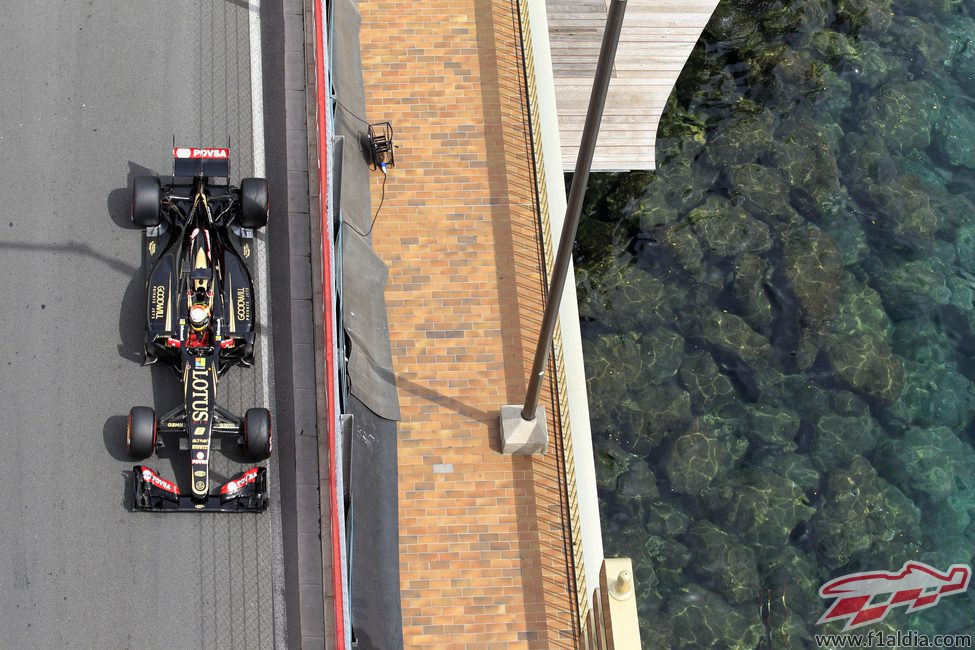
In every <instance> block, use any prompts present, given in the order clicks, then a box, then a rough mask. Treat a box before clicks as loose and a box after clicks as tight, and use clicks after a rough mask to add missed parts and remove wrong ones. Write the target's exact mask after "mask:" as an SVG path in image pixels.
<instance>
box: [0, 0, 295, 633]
mask: <svg viewBox="0 0 975 650" xmlns="http://www.w3.org/2000/svg"><path fill="white" fill-rule="evenodd" d="M257 7H258V5H257V2H254V1H252V2H250V3H247V2H238V1H227V2H209V1H205V0H200V1H199V2H188V1H181V2H166V3H163V2H149V1H137V2H132V1H131V0H127V1H124V2H123V1H119V0H112V1H101V2H97V3H95V2H84V3H67V4H65V3H55V2H53V1H51V0H38V1H36V2H31V3H13V4H12V5H11V6H10V7H7V8H5V20H4V22H3V27H2V28H0V56H2V58H3V60H5V61H8V62H11V64H10V65H5V66H0V88H3V89H4V92H3V93H0V149H2V151H3V152H4V155H3V156H2V157H0V195H2V196H3V197H4V214H3V215H2V217H3V218H2V220H0V225H2V228H0V233H2V235H0V278H3V279H2V284H0V331H2V332H3V337H2V339H0V368H3V380H2V381H0V406H2V408H3V417H2V418H0V444H2V445H3V447H4V448H3V452H2V453H0V495H2V498H0V547H2V548H3V549H4V553H3V561H2V562H0V584H2V585H4V588H3V589H2V590H0V639H2V642H0V645H2V647H11V648H55V647H59V648H92V647H99V648H127V647H136V646H138V647H140V648H149V649H151V648H225V647H233V648H261V649H264V648H272V647H285V641H284V639H285V637H284V634H285V617H284V603H283V598H284V596H283V592H284V589H283V586H282V575H283V567H282V560H281V558H282V541H281V531H280V526H279V524H278V522H279V521H280V500H279V499H278V494H277V490H276V488H272V492H273V493H272V506H271V509H270V511H269V513H267V514H265V515H258V516H235V515H216V514H204V515H198V516H195V515H155V514H144V513H131V512H128V510H127V507H128V494H127V487H126V485H127V481H126V479H127V476H128V472H129V471H130V469H131V466H132V465H133V464H134V463H133V462H132V461H131V460H130V459H128V458H127V457H126V454H125V444H124V431H125V417H126V414H127V412H128V410H129V408H130V407H131V406H133V405H138V404H145V405H151V406H154V407H155V408H156V411H157V413H162V412H165V411H166V410H168V409H170V408H172V407H173V406H175V405H177V404H178V403H179V401H180V397H181V395H180V384H179V381H178V380H177V379H176V378H175V376H173V375H172V373H171V372H170V371H169V370H167V369H166V368H163V367H154V368H151V369H150V368H143V367H141V365H140V362H141V352H142V349H141V347H142V346H141V340H142V309H143V301H144V295H143V292H144V285H143V279H142V273H141V269H140V261H141V255H140V244H141V233H140V232H139V231H138V230H136V229H134V228H132V226H131V224H130V223H129V220H128V201H129V190H128V186H129V183H130V181H131V178H132V177H133V176H136V175H141V174H146V173H153V172H156V173H162V174H166V173H168V170H169V164H170V158H169V147H170V145H171V142H172V137H173V135H174V133H175V135H176V138H177V140H178V141H179V142H180V143H183V144H194V145H195V144H199V145H211V146H224V145H225V144H226V143H227V142H228V141H229V143H230V147H231V151H232V157H233V173H234V177H235V179H239V178H240V177H241V176H250V175H261V174H262V173H263V169H262V168H263V167H264V160H263V157H264V156H263V142H264V137H263V128H262V126H261V122H262V120H263V109H262V106H261V102H260V101H259V100H260V99H261V93H260V92H259V91H260V89H261V80H260V76H259V74H260V71H261V66H260V64H259V62H260V61H261V52H260V49H259V39H257V36H258V35H260V33H261V25H260V22H259V18H260V12H259V11H258V10H257ZM255 39H257V42H255ZM255 46H257V49H255ZM12 62H16V64H13V63H12ZM256 100H257V101H256ZM272 227H273V224H272ZM258 254H259V255H260V256H261V257H260V259H259V262H258V272H257V274H256V275H257V277H256V280H257V284H258V289H257V290H258V292H259V293H258V296H259V299H260V298H264V299H262V300H260V302H259V304H260V305H263V308H264V309H265V310H266V308H267V306H268V305H269V304H270V303H269V301H268V300H267V299H266V298H265V295H266V293H267V292H268V287H269V286H270V287H272V289H274V290H275V291H273V292H272V293H274V296H275V299H277V291H276V289H277V285H275V284H274V282H275V280H274V278H273V277H269V271H268V269H269V266H268V259H267V255H266V247H265V246H263V245H261V246H259V247H258ZM272 266H273V265H272ZM285 284H286V283H285ZM286 290H287V289H286V287H285V291H286ZM285 299H287V296H285ZM262 317H263V326H264V329H263V330H262V340H261V343H262V344H263V345H260V346H259V351H260V352H259V354H260V355H261V356H260V358H259V360H258V365H257V367H256V368H253V369H234V370H232V371H230V372H229V373H228V374H227V375H226V376H225V377H224V379H223V380H221V383H220V387H219V393H218V395H219V397H218V399H219V401H220V402H221V403H222V404H224V405H225V406H227V407H228V408H229V409H231V410H233V411H236V412H243V411H244V410H245V409H246V408H247V407H249V406H265V405H266V406H268V407H270V408H272V410H274V409H275V406H276V405H275V403H274V401H275V400H274V399H273V396H272V394H271V386H272V382H273V377H274V376H275V373H278V372H282V371H285V372H289V371H290V370H289V368H287V367H279V368H275V367H274V366H273V365H272V364H273V360H272V359H271V358H270V357H271V354H270V352H271V349H272V348H271V345H270V344H269V336H270V320H269V317H268V314H267V313H266V312H265V313H264V314H262ZM281 364H282V365H283V366H287V364H290V359H287V360H282V361H281ZM276 434H277V435H278V440H276V443H279V442H280V439H281V437H282V436H287V435H289V434H288V432H287V427H286V426H285V427H284V428H283V429H282V427H281V425H280V424H279V426H278V427H277V428H276ZM276 446H277V445H276ZM175 447H176V445H175V441H173V444H172V445H171V446H170V447H169V449H167V450H164V451H163V452H162V453H161V454H160V455H159V456H158V457H154V458H153V459H152V460H150V461H149V462H148V463H147V464H149V465H150V466H153V467H155V468H156V469H158V470H160V471H161V473H162V474H163V476H165V477H167V478H173V477H176V478H177V479H178V480H180V481H181V482H183V483H185V480H186V477H184V476H182V474H184V473H185V472H186V471H187V470H186V467H187V463H186V458H185V452H182V453H181V452H179V451H178V450H177V449H176V448H175ZM276 453H277V452H276ZM181 454H182V455H181ZM214 457H215V462H214V466H213V469H214V471H215V474H216V476H217V478H218V480H219V479H225V478H229V477H230V476H231V475H232V474H233V473H235V472H236V471H237V469H238V468H239V467H242V466H243V463H241V462H239V460H240V459H239V456H236V455H235V454H234V453H233V451H232V450H231V451H229V452H227V453H226V454H222V453H220V452H218V453H216V454H215V455H214ZM275 462H276V457H272V461H271V478H272V485H276V484H277V480H276V479H278V477H279V472H278V469H277V467H275Z"/></svg>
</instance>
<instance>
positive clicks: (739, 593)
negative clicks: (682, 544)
mask: <svg viewBox="0 0 975 650" xmlns="http://www.w3.org/2000/svg"><path fill="white" fill-rule="evenodd" d="M687 537H688V540H689V541H690V548H691V551H692V553H693V555H692V556H691V563H690V567H691V568H692V569H693V570H694V571H696V572H697V573H699V574H700V575H702V576H704V577H705V579H706V584H707V586H709V587H710V588H711V589H712V590H714V591H716V592H717V593H719V594H721V595H722V596H724V597H725V600H727V601H728V602H729V603H731V604H733V605H740V604H741V603H746V602H749V601H752V600H755V599H756V598H758V589H759V577H758V567H757V566H756V565H755V554H754V553H752V551H751V550H749V549H748V548H747V547H745V546H744V545H743V544H742V543H741V542H740V541H739V540H738V539H737V538H736V537H734V536H733V535H730V534H728V533H727V532H725V531H723V530H721V529H720V528H718V527H717V526H715V525H714V524H712V523H711V522H709V521H703V520H702V521H696V522H694V523H693V524H691V527H690V528H689V529H688V531H687Z"/></svg>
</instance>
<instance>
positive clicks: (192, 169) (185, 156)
mask: <svg viewBox="0 0 975 650" xmlns="http://www.w3.org/2000/svg"><path fill="white" fill-rule="evenodd" d="M204 176H206V177H208V178H212V177H214V176H218V177H221V178H227V179H228V182H229V178H230V149H229V148H228V147H177V146H175V145H174V146H173V177H174V178H199V177H204Z"/></svg>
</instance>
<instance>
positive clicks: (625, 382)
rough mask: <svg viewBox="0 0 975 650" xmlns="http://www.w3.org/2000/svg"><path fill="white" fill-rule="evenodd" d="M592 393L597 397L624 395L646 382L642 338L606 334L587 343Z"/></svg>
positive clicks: (588, 372) (587, 364)
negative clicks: (634, 385) (631, 387)
mask: <svg viewBox="0 0 975 650" xmlns="http://www.w3.org/2000/svg"><path fill="white" fill-rule="evenodd" d="M584 351H585V359H586V370H587V374H588V375H589V378H588V379H589V381H588V383H589V390H590V392H592V393H593V394H595V395H606V396H613V395H624V394H626V393H628V392H629V387H630V386H631V385H633V384H634V383H635V384H637V385H639V384H642V383H643V381H644V380H645V377H643V376H642V375H643V373H644V371H645V368H644V365H643V351H642V350H641V348H640V342H639V335H638V334H637V333H636V332H630V333H629V334H606V335H603V336H600V337H599V338H598V339H597V340H596V341H595V342H590V341H586V342H585V343H584Z"/></svg>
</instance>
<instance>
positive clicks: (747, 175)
mask: <svg viewBox="0 0 975 650" xmlns="http://www.w3.org/2000/svg"><path fill="white" fill-rule="evenodd" d="M728 176H729V180H728V183H729V196H730V197H731V199H732V200H733V201H734V202H735V203H737V204H738V205H740V206H741V207H742V208H744V209H745V211H746V212H748V214H750V215H752V216H753V217H755V218H757V219H761V220H762V221H764V222H765V223H767V224H769V225H770V226H773V227H776V226H777V227H782V226H797V225H799V224H801V223H802V217H800V216H799V214H798V213H796V211H795V209H794V208H793V207H792V205H791V203H790V202H789V193H790V190H789V186H788V185H787V184H786V182H785V179H784V178H783V175H782V172H781V171H779V170H778V169H775V168H773V167H767V166H765V165H759V164H757V163H755V164H749V165H741V166H739V167H732V168H731V169H729V170H728Z"/></svg>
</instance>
